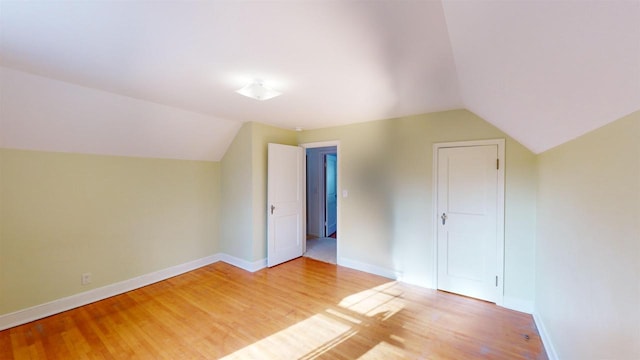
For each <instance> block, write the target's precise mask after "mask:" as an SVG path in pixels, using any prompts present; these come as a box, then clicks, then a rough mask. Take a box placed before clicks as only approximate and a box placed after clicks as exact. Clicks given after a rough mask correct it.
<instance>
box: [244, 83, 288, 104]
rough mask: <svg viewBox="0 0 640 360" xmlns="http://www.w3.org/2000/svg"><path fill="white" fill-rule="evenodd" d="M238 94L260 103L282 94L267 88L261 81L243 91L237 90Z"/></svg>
mask: <svg viewBox="0 0 640 360" xmlns="http://www.w3.org/2000/svg"><path fill="white" fill-rule="evenodd" d="M236 92H237V93H238V94H241V95H244V96H246V97H250V98H252V99H256V100H260V101H263V100H268V99H271V98H274V97H276V96H278V95H281V94H282V93H281V92H279V91H276V90H274V89H271V88H269V87H266V86H265V85H264V83H263V82H262V81H260V80H255V81H253V82H252V83H251V84H249V85H247V86H245V87H243V88H242V89H239V90H236Z"/></svg>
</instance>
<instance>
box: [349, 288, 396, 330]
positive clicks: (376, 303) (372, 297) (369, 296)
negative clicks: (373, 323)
mask: <svg viewBox="0 0 640 360" xmlns="http://www.w3.org/2000/svg"><path fill="white" fill-rule="evenodd" d="M339 305H340V306H341V307H343V308H345V309H349V310H351V311H355V312H357V313H360V314H362V315H366V316H369V317H375V316H381V317H382V320H383V321H384V320H386V319H388V318H390V317H391V316H393V315H394V314H395V313H397V312H398V311H400V310H402V309H403V308H404V305H405V304H404V301H403V300H402V290H400V288H399V284H398V283H397V282H395V281H394V282H389V283H386V284H382V285H380V286H376V287H374V288H371V289H368V290H365V291H361V292H359V293H357V294H353V295H350V296H347V297H346V298H344V299H343V300H342V301H341V302H340V304H339Z"/></svg>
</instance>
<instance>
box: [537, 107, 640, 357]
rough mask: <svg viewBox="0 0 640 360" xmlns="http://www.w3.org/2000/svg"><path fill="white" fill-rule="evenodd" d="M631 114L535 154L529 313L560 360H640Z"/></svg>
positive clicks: (636, 177)
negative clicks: (534, 241) (532, 310)
mask: <svg viewBox="0 0 640 360" xmlns="http://www.w3.org/2000/svg"><path fill="white" fill-rule="evenodd" d="M639 139H640V111H639V112H636V113H634V114H631V115H629V116H627V117H625V118H623V119H620V120H618V121H616V122H614V123H611V124H609V125H607V126H605V127H602V128H600V129H598V130H596V131H593V132H591V133H588V134H587V135H584V136H582V137H580V138H578V139H576V140H573V141H571V142H568V143H565V144H563V145H560V146H558V147H557V148H554V149H551V150H549V151H547V152H544V153H542V154H541V155H539V190H538V191H539V200H538V238H537V259H536V273H537V285H536V301H535V302H536V312H537V314H538V316H539V317H540V318H541V319H542V322H543V324H544V325H545V328H546V330H547V332H548V333H549V335H550V337H551V339H552V342H553V347H554V348H555V350H556V352H557V355H558V357H559V358H560V359H640V141H639Z"/></svg>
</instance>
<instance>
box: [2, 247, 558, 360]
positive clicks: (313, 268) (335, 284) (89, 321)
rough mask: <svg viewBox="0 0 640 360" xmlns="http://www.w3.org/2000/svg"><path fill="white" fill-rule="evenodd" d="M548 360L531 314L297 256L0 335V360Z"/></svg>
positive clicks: (204, 271) (162, 285)
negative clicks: (317, 359) (284, 261)
mask: <svg viewBox="0 0 640 360" xmlns="http://www.w3.org/2000/svg"><path fill="white" fill-rule="evenodd" d="M217 358H224V359H315V358H319V359H357V358H360V359H397V358H410V359H415V358H420V359H474V358H483V359H546V358H547V357H546V354H545V352H544V349H543V347H542V344H541V341H540V338H539V336H538V332H537V330H536V328H535V325H534V323H533V320H532V318H531V316H530V315H526V314H523V313H519V312H515V311H510V310H507V309H504V308H500V307H497V306H495V305H493V304H489V303H486V302H482V301H478V300H474V299H469V298H465V297H462V296H457V295H453V294H448V293H444V292H439V291H434V290H428V289H422V288H419V287H415V286H410V285H406V284H403V283H399V282H395V281H392V280H389V279H386V278H382V277H379V276H375V275H371V274H367V273H363V272H359V271H355V270H351V269H347V268H343V267H337V266H335V265H331V264H326V263H322V262H319V261H315V260H312V259H308V258H299V259H296V260H293V261H290V262H288V263H285V264H282V265H280V266H277V267H275V268H271V269H264V270H261V271H258V272H256V273H249V272H246V271H243V270H240V269H238V268H235V267H233V266H231V265H228V264H225V263H222V262H219V263H216V264H213V265H209V266H207V267H204V268H201V269H198V270H195V271H192V272H189V273H187V274H184V275H180V276H177V277H174V278H171V279H168V280H165V281H162V282H159V283H156V284H153V285H150V286H147V287H144V288H141V289H138V290H134V291H131V292H128V293H125V294H122V295H118V296H114V297H112V298H109V299H106V300H103V301H99V302H96V303H93V304H89V305H86V306H83V307H80V308H77V309H74V310H70V311H67V312H64V313H61V314H58V315H55V316H51V317H48V318H45V319H42V320H38V321H34V322H32V323H29V324H25V325H22V326H18V327H15V328H12V329H8V330H5V331H1V332H0V359H3V360H4V359H217Z"/></svg>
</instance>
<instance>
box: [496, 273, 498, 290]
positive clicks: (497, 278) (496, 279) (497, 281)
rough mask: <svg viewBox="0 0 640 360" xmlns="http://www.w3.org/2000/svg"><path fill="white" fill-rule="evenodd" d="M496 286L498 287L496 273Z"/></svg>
mask: <svg viewBox="0 0 640 360" xmlns="http://www.w3.org/2000/svg"><path fill="white" fill-rule="evenodd" d="M496 287H498V275H496Z"/></svg>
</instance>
